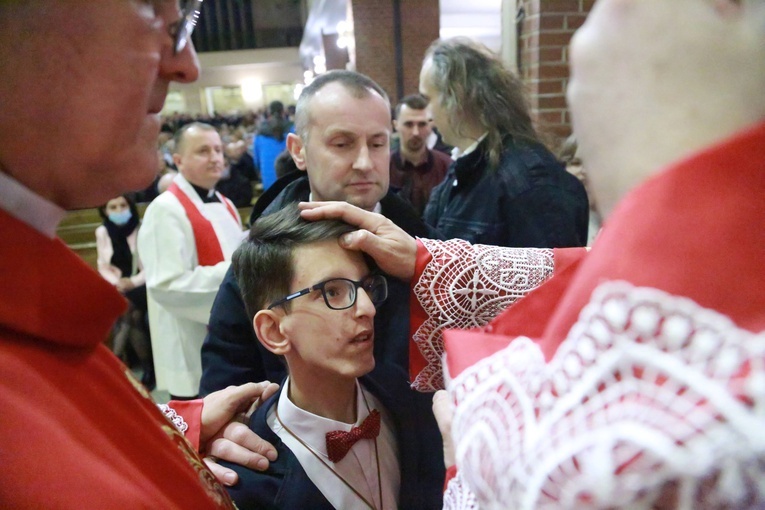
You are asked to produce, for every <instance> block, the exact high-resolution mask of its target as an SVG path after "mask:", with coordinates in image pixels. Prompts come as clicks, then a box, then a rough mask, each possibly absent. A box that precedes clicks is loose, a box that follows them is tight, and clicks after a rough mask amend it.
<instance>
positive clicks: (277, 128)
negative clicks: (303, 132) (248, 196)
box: [252, 101, 292, 191]
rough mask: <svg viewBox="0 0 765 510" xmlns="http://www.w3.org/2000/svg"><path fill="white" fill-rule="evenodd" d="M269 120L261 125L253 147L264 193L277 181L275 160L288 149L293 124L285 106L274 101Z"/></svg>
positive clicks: (269, 106)
mask: <svg viewBox="0 0 765 510" xmlns="http://www.w3.org/2000/svg"><path fill="white" fill-rule="evenodd" d="M268 114H269V115H268V118H267V119H266V120H265V121H264V122H263V123H262V124H261V126H260V128H259V129H258V133H257V135H256V136H255V140H254V142H253V146H252V155H253V159H254V160H255V166H256V167H257V168H258V170H259V171H260V179H261V181H262V183H263V191H265V190H267V189H268V188H269V187H270V186H271V185H272V184H273V183H274V182H275V181H276V169H275V168H274V160H275V159H276V157H277V156H278V155H279V154H280V153H281V152H282V151H284V150H285V149H286V148H287V135H288V134H289V133H290V131H291V130H292V123H291V122H290V121H289V119H287V118H286V117H285V114H284V104H282V102H281V101H272V102H271V104H269V105H268Z"/></svg>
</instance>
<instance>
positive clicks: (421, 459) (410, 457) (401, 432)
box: [222, 365, 443, 510]
mask: <svg viewBox="0 0 765 510" xmlns="http://www.w3.org/2000/svg"><path fill="white" fill-rule="evenodd" d="M405 378H406V374H403V373H400V369H399V368H398V367H392V366H390V365H380V366H377V367H375V370H373V371H372V373H370V374H369V375H367V376H364V377H362V378H361V384H362V385H363V386H364V388H366V389H367V390H369V391H370V392H371V393H372V394H374V395H375V396H376V397H377V398H378V399H380V402H382V404H383V405H384V406H385V408H386V409H387V410H388V412H389V413H390V416H391V417H392V419H393V422H394V427H395V434H396V439H397V442H398V449H399V466H400V469H401V486H400V489H399V505H398V508H400V509H403V510H406V509H412V510H421V509H434V510H435V509H440V508H441V505H442V501H441V489H442V485H443V480H442V479H440V478H438V477H430V478H425V479H421V478H419V473H420V472H422V471H427V470H428V469H430V470H431V471H432V470H435V469H437V467H438V466H434V465H433V464H435V463H436V462H441V460H440V459H433V458H432V457H431V456H429V455H428V452H427V451H426V450H423V445H422V441H421V439H420V438H421V436H422V435H423V433H424V431H423V429H422V425H421V424H420V423H418V420H419V419H420V412H419V406H418V403H417V402H416V401H415V399H413V398H412V396H413V395H414V393H413V392H412V391H411V390H409V388H408V385H407V384H406V382H405ZM280 393H281V391H280V392H279V394H280ZM279 394H277V395H275V396H274V397H272V398H270V399H269V400H267V401H266V402H265V403H264V405H263V406H261V408H260V409H258V410H257V411H256V413H255V414H254V415H253V417H252V420H251V421H250V428H251V429H252V430H253V431H254V432H255V433H256V434H258V435H259V436H260V437H262V438H263V439H265V440H266V441H268V442H269V443H271V444H273V445H274V446H275V447H276V450H277V452H278V453H279V458H278V459H277V460H276V461H275V462H272V463H271V465H270V466H269V468H268V470H267V471H265V472H258V471H253V470H250V469H247V468H245V467H242V466H237V465H234V464H229V463H225V462H222V464H223V465H225V466H227V467H230V468H232V469H234V470H235V471H236V472H237V473H238V474H239V483H237V484H236V485H235V486H234V487H231V488H229V489H228V491H229V494H230V495H231V497H232V499H233V500H234V501H235V502H236V504H237V506H238V507H239V508H240V510H248V509H252V510H255V509H257V510H260V509H279V510H292V509H295V510H298V509H299V510H303V509H311V510H324V509H327V510H329V509H332V508H333V507H332V505H330V503H329V502H328V501H327V500H326V498H325V497H324V495H323V494H322V493H321V492H320V491H319V489H317V488H316V486H315V485H314V484H313V482H311V480H310V479H309V478H308V475H307V474H306V472H305V470H304V469H303V467H302V466H301V465H300V463H299V462H298V460H297V458H296V457H295V455H294V454H293V453H292V451H291V450H290V449H289V448H287V446H285V445H284V443H283V442H282V441H281V439H279V437H278V436H277V435H276V434H275V433H274V432H273V431H272V430H271V429H270V428H269V426H268V424H267V423H266V417H267V415H268V412H269V410H270V409H271V408H272V407H273V406H274V405H276V403H277V402H278V399H279ZM442 465H443V464H442Z"/></svg>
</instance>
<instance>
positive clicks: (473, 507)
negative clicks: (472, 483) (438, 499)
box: [444, 471, 479, 510]
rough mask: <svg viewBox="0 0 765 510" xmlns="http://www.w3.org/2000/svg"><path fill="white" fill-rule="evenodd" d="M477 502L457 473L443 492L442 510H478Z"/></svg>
mask: <svg viewBox="0 0 765 510" xmlns="http://www.w3.org/2000/svg"><path fill="white" fill-rule="evenodd" d="M478 508H479V507H478V500H477V499H476V497H475V494H473V493H472V492H471V491H470V489H468V486H467V485H466V484H465V481H464V480H463V478H462V475H461V474H460V472H459V471H457V476H455V477H454V478H452V479H451V480H449V483H448V484H447V485H446V491H444V510H478Z"/></svg>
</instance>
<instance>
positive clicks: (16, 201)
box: [0, 172, 66, 239]
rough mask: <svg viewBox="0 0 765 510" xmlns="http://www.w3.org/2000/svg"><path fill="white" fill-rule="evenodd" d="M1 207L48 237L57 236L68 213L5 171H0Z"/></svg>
mask: <svg viewBox="0 0 765 510" xmlns="http://www.w3.org/2000/svg"><path fill="white" fill-rule="evenodd" d="M0 209H3V210H4V211H6V212H7V213H8V214H10V215H11V216H13V217H14V218H16V219H18V220H20V221H23V222H24V223H26V224H27V225H29V226H30V227H32V228H33V229H35V230H37V231H38V232H40V233H41V234H43V235H44V236H46V237H47V238H48V239H53V238H55V237H56V228H57V227H58V224H59V223H61V220H62V219H64V216H65V215H66V211H65V210H64V209H62V208H61V207H59V206H57V205H56V204H54V203H53V202H51V201H49V200H47V199H45V198H43V197H41V196H40V195H38V194H37V193H35V192H34V191H32V190H30V189H29V188H27V187H26V186H24V185H23V184H21V183H20V182H18V181H17V180H16V179H14V178H13V177H11V176H10V175H8V174H6V173H3V172H0Z"/></svg>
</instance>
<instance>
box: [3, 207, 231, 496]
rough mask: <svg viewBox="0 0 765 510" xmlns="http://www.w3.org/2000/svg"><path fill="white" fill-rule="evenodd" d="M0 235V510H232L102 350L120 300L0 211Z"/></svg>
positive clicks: (188, 448)
mask: <svg viewBox="0 0 765 510" xmlns="http://www.w3.org/2000/svg"><path fill="white" fill-rule="evenodd" d="M0 232H3V238H4V240H3V242H2V243H0V260H2V261H3V263H2V265H0V281H2V286H0V435H2V438H3V445H2V447H0V460H1V461H2V464H3V474H2V476H0V502H2V503H1V504H0V506H2V507H4V508H163V509H167V508H178V509H181V508H183V509H188V508H195V509H196V508H199V509H202V508H232V504H231V501H230V499H229V498H228V495H227V494H226V491H225V490H224V489H223V487H222V486H221V485H219V484H218V483H217V482H216V481H215V479H214V477H213V475H212V473H211V472H210V471H209V470H208V469H207V467H206V466H205V464H204V463H203V461H202V460H201V459H200V458H199V456H198V455H197V454H196V453H195V451H194V448H193V447H192V445H191V444H190V443H188V441H187V440H186V439H185V438H184V437H183V436H182V435H181V433H180V432H178V430H176V429H175V428H174V427H173V426H171V424H170V422H169V421H167V419H166V418H165V417H164V416H163V414H162V413H161V412H160V411H159V410H158V409H157V407H156V405H155V404H154V402H153V401H152V400H151V399H150V397H149V395H148V394H147V393H146V391H145V389H144V388H143V387H142V386H141V385H140V383H138V382H137V381H136V380H135V379H134V378H133V376H132V374H131V372H130V370H128V369H127V368H126V367H125V366H124V365H122V363H120V362H119V360H117V358H115V357H114V355H112V353H111V352H109V350H108V349H106V347H104V345H103V344H102V342H103V341H104V339H106V337H107V335H108V333H109V330H110V328H111V326H112V324H113V323H114V321H115V319H116V318H117V317H118V316H119V315H120V314H121V313H123V311H124V310H125V307H126V306H125V301H124V299H123V298H122V297H121V296H120V295H119V293H118V292H117V291H116V290H114V288H113V287H112V285H110V284H109V283H108V282H106V281H105V280H104V279H103V278H101V276H100V275H99V274H98V273H96V272H95V271H93V270H92V269H91V268H89V267H88V266H87V265H86V264H85V263H84V262H83V261H82V260H81V259H80V258H79V257H77V256H76V255H75V254H74V253H73V252H71V251H70V250H69V249H68V248H67V247H66V246H65V245H64V244H63V243H62V242H61V241H60V240H59V239H54V240H51V239H48V238H46V237H45V236H43V235H42V234H40V233H38V232H37V231H35V230H33V229H32V228H30V227H28V226H27V225H26V224H24V223H22V222H20V221H18V220H17V219H15V218H13V217H11V216H9V215H8V214H7V213H5V212H4V211H1V210H0ZM194 412H195V413H196V416H191V417H188V415H187V419H188V421H191V422H196V423H197V428H196V429H195V430H189V431H188V432H187V434H189V437H190V438H191V439H193V438H194V437H195V436H196V438H198V434H199V429H198V422H199V416H198V414H199V413H200V412H201V407H200V406H199V405H197V406H196V408H195V411H194Z"/></svg>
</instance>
